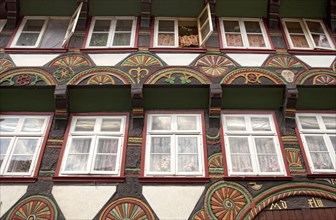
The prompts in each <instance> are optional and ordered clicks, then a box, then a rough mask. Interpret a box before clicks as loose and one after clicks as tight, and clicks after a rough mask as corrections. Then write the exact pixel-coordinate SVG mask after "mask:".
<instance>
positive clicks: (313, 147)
mask: <svg viewBox="0 0 336 220" xmlns="http://www.w3.org/2000/svg"><path fill="white" fill-rule="evenodd" d="M306 141H307V145H308V148H309V150H310V151H328V150H327V146H326V144H325V142H324V139H323V136H306Z"/></svg>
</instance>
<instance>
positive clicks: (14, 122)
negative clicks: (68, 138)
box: [0, 115, 50, 176]
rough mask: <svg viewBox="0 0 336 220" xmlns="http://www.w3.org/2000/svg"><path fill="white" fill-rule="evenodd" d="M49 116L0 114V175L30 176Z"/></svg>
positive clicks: (44, 134)
mask: <svg viewBox="0 0 336 220" xmlns="http://www.w3.org/2000/svg"><path fill="white" fill-rule="evenodd" d="M49 119H50V117H49V116H37V115H36V116H23V115H20V116H19V115H1V116H0V133H1V137H0V175H6V176H9V175H10V176H15V175H21V176H22V175H24V176H32V175H33V172H34V169H35V165H36V161H37V157H38V155H39V152H40V150H41V146H42V142H43V139H44V138H45V136H46V130H47V125H48V123H49Z"/></svg>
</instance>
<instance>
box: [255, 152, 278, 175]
mask: <svg viewBox="0 0 336 220" xmlns="http://www.w3.org/2000/svg"><path fill="white" fill-rule="evenodd" d="M258 160H259V167H260V171H261V172H280V167H279V161H278V157H277V156H276V155H258Z"/></svg>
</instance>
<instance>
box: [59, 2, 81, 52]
mask: <svg viewBox="0 0 336 220" xmlns="http://www.w3.org/2000/svg"><path fill="white" fill-rule="evenodd" d="M82 7H83V2H81V3H80V4H79V5H78V7H77V9H76V10H75V12H74V13H73V14H72V16H71V18H70V21H69V25H68V28H67V31H66V33H65V36H64V40H63V42H62V47H65V46H66V45H67V43H68V42H69V41H70V38H71V37H72V35H73V34H74V33H75V29H76V26H77V22H78V19H79V15H80V13H81V10H82Z"/></svg>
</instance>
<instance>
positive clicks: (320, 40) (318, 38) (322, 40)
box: [312, 34, 331, 48]
mask: <svg viewBox="0 0 336 220" xmlns="http://www.w3.org/2000/svg"><path fill="white" fill-rule="evenodd" d="M312 36H313V40H314V43H315V45H316V46H317V47H325V48H331V46H330V44H329V41H328V39H327V37H326V35H324V34H312Z"/></svg>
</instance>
